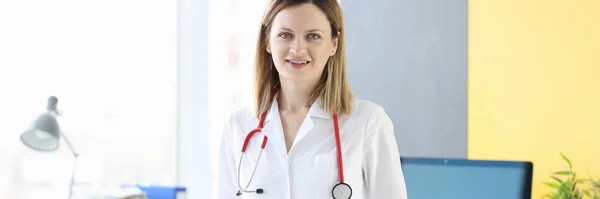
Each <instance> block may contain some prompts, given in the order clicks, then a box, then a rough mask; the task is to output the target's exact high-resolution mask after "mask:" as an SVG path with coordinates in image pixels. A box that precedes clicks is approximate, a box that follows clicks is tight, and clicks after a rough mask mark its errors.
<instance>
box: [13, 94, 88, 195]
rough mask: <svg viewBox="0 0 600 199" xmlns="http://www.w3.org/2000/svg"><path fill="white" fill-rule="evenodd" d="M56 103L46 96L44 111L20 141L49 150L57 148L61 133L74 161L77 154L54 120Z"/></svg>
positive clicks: (34, 147)
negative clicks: (46, 101) (46, 102)
mask: <svg viewBox="0 0 600 199" xmlns="http://www.w3.org/2000/svg"><path fill="white" fill-rule="evenodd" d="M57 103H58V99H57V98H56V97H54V96H50V97H49V98H48V104H47V106H46V111H45V112H44V113H42V114H41V115H39V116H38V117H37V118H35V120H34V121H33V122H32V123H31V125H30V126H29V128H28V129H27V130H26V131H25V132H23V134H21V141H22V142H23V144H25V145H26V146H28V147H29V148H31V149H33V150H36V151H42V152H50V151H55V150H56V149H58V143H59V138H60V137H61V134H62V137H63V139H65V142H66V143H67V146H68V147H69V149H70V151H71V153H72V154H73V158H74V159H75V160H74V162H75V161H77V157H78V156H79V154H77V153H76V152H75V150H74V149H73V146H72V145H71V143H70V142H69V140H68V139H67V137H66V136H65V135H64V133H61V131H60V128H59V125H58V121H57V120H56V117H57V116H58V115H59V114H58V111H57V109H56V104H57ZM73 164H74V165H73V170H72V171H71V182H70V184H69V199H71V197H72V195H73V184H74V180H75V163H73Z"/></svg>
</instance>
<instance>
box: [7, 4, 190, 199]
mask: <svg viewBox="0 0 600 199" xmlns="http://www.w3.org/2000/svg"><path fill="white" fill-rule="evenodd" d="M177 3H178V2H177V1H141V0H105V1H70V0H55V1H43V0H19V1H0V27H2V28H1V29H2V30H0V110H2V111H1V113H2V114H0V151H2V153H0V164H2V165H0V198H39V196H43V198H48V199H53V198H66V194H67V192H68V190H67V185H68V182H69V179H70V172H71V168H72V165H73V158H72V157H71V156H70V153H69V150H68V147H66V145H65V143H64V141H62V140H61V143H60V146H59V150H58V151H55V152H51V153H41V152H36V151H33V150H31V149H29V148H26V147H25V145H23V144H21V142H20V139H19V135H20V134H21V132H23V131H24V130H25V128H26V127H27V125H28V124H29V122H31V120H32V119H33V118H34V117H35V115H36V114H38V113H39V112H41V111H43V109H44V108H45V103H46V99H47V98H48V96H49V95H54V96H56V97H58V99H59V102H58V107H59V109H60V110H61V111H62V115H61V117H60V118H59V119H60V123H61V128H62V130H63V132H64V133H65V134H66V135H67V136H68V138H69V140H70V141H71V142H72V143H73V145H74V147H75V149H76V150H77V152H79V153H80V154H81V156H80V158H79V159H78V161H77V171H76V188H77V190H78V191H80V192H85V190H86V189H88V188H89V189H91V188H97V187H112V186H119V185H122V184H129V183H153V184H174V183H175V182H176V179H175V174H176V171H175V169H176V146H175V142H176V107H177V106H176V97H177V79H176V77H177ZM5 174H10V175H5ZM5 176H6V178H9V179H4V178H5ZM7 182H8V183H7ZM76 194H77V193H76Z"/></svg>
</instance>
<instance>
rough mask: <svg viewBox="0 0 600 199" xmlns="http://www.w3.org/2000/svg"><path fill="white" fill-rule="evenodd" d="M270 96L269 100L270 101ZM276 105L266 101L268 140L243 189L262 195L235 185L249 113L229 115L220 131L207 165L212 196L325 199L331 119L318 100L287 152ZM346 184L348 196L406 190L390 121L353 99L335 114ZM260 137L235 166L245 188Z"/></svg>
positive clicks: (331, 162) (388, 196) (387, 196)
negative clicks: (348, 109)
mask: <svg viewBox="0 0 600 199" xmlns="http://www.w3.org/2000/svg"><path fill="white" fill-rule="evenodd" d="M275 99H276V98H275ZM280 119H281V118H280V116H279V110H278V105H277V100H274V101H273V103H272V104H271V108H270V109H269V111H268V113H267V116H266V118H265V124H264V128H263V131H262V132H263V133H264V134H266V135H267V137H268V142H267V145H266V147H265V150H264V151H263V153H262V156H261V158H260V161H259V163H258V168H257V169H256V173H255V176H254V178H253V179H252V183H250V185H249V187H248V189H247V190H256V189H257V188H262V189H263V190H264V193H263V194H256V193H244V194H242V196H236V195H235V193H236V192H237V191H238V190H239V188H238V181H237V177H236V176H237V171H238V163H239V159H240V154H241V148H242V144H243V142H244V138H245V137H246V135H247V134H248V132H250V131H251V130H252V129H254V128H256V127H257V124H258V122H259V121H258V119H256V118H255V117H254V114H253V113H252V111H250V110H249V109H243V110H239V111H235V112H234V113H233V114H232V116H231V118H230V121H228V122H227V125H226V128H225V130H224V131H223V134H222V138H221V143H220V147H219V149H218V150H219V151H218V157H219V158H218V164H217V165H218V166H217V167H216V168H214V169H215V170H214V171H215V173H214V177H215V181H214V185H213V186H214V191H213V199H331V198H332V195H331V190H332V188H333V186H334V185H336V184H337V183H338V170H337V155H336V144H335V133H334V126H333V118H332V116H331V115H330V114H328V113H327V112H326V111H325V110H324V109H322V108H321V104H320V102H319V101H318V100H317V101H316V102H315V103H314V104H313V105H312V107H311V108H310V110H309V112H308V114H307V116H306V119H305V120H304V122H303V123H302V125H301V127H300V129H299V131H298V134H297V135H296V138H295V140H294V143H293V145H292V148H291V150H290V152H289V154H288V153H287V152H286V145H285V141H284V136H283V130H282V129H283V128H282V125H281V120H280ZM338 120H339V128H340V136H341V143H342V154H343V162H344V177H345V182H346V183H347V184H349V185H350V186H351V187H352V190H353V194H352V199H406V198H407V193H406V185H405V182H404V176H403V173H402V169H401V163H400V156H399V153H398V147H397V145H396V139H395V136H394V130H393V125H392V122H391V120H390V119H389V117H388V115H387V114H386V113H385V111H384V109H383V108H382V107H381V106H379V105H377V104H374V103H372V102H369V101H365V100H359V99H356V100H355V101H354V103H353V107H352V113H351V114H349V115H340V116H338ZM263 133H258V134H255V135H254V136H253V137H252V138H251V140H250V143H249V144H248V149H247V151H246V154H245V155H244V160H243V162H242V168H241V176H240V177H241V179H240V180H241V186H242V187H244V186H245V185H246V184H247V183H248V180H249V178H250V175H251V174H252V170H253V168H254V166H255V165H256V159H257V157H258V154H259V152H260V145H261V143H262V139H263V135H264V134H263Z"/></svg>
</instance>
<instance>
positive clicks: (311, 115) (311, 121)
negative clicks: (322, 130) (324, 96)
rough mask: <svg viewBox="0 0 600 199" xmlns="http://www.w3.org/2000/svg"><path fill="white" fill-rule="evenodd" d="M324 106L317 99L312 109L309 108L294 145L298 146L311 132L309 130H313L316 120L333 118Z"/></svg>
mask: <svg viewBox="0 0 600 199" xmlns="http://www.w3.org/2000/svg"><path fill="white" fill-rule="evenodd" d="M322 107H323V106H321V102H320V100H316V101H315V102H314V103H313V105H312V106H311V107H310V109H309V110H308V114H306V118H305V119H304V121H303V122H302V125H301V126H300V129H299V130H298V134H296V138H295V139H294V144H293V146H296V145H297V144H298V142H300V141H301V140H302V138H304V137H305V136H306V135H307V134H309V132H311V131H312V130H313V128H314V127H315V123H317V121H316V120H318V119H331V116H330V115H329V114H328V113H327V112H326V111H325V110H324V109H323V108H322ZM317 124H318V123H317ZM332 124H333V123H332ZM317 129H318V128H317Z"/></svg>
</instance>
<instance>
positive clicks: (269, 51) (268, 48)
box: [267, 42, 271, 54]
mask: <svg viewBox="0 0 600 199" xmlns="http://www.w3.org/2000/svg"><path fill="white" fill-rule="evenodd" d="M267 52H268V53H269V54H270V53H271V44H269V42H267Z"/></svg>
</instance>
